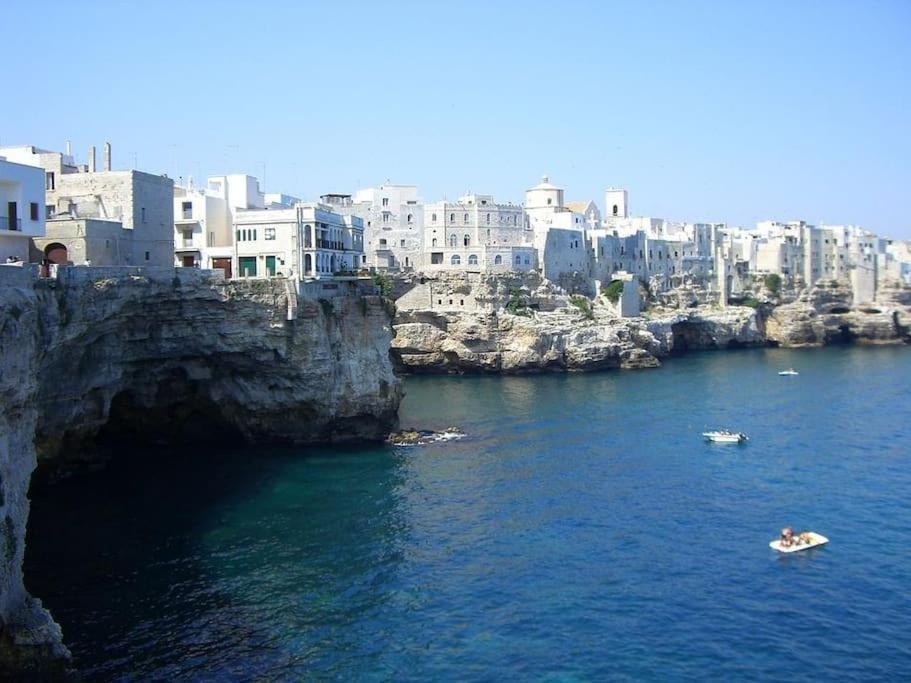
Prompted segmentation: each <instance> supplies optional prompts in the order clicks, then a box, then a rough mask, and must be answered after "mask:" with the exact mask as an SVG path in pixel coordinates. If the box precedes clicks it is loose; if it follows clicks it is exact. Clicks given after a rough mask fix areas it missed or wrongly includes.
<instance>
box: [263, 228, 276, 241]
mask: <svg viewBox="0 0 911 683" xmlns="http://www.w3.org/2000/svg"><path fill="white" fill-rule="evenodd" d="M263 239H267V240H274V239H275V228H266V229H265V230H263Z"/></svg>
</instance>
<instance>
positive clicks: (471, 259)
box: [468, 254, 478, 266]
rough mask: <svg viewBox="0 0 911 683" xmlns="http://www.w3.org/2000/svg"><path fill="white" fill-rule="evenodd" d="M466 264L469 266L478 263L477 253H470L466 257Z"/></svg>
mask: <svg viewBox="0 0 911 683" xmlns="http://www.w3.org/2000/svg"><path fill="white" fill-rule="evenodd" d="M468 265H469V266H476V265H478V255H477V254H472V255H471V256H469V257H468Z"/></svg>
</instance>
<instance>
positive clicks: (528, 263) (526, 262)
mask: <svg viewBox="0 0 911 683" xmlns="http://www.w3.org/2000/svg"><path fill="white" fill-rule="evenodd" d="M525 265H526V266H530V265H531V260H530V259H529V258H528V257H527V256H526V257H525Z"/></svg>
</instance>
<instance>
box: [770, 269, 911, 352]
mask: <svg viewBox="0 0 911 683" xmlns="http://www.w3.org/2000/svg"><path fill="white" fill-rule="evenodd" d="M908 295H909V292H908V290H907V289H904V288H896V289H889V290H885V291H884V292H883V293H882V294H881V296H880V301H878V302H877V303H874V304H860V305H855V304H854V302H853V300H852V295H851V290H850V288H849V287H847V286H846V285H843V284H839V283H837V282H831V283H824V284H820V285H819V286H817V287H813V288H811V289H808V290H805V291H804V292H803V293H802V294H801V295H800V296H799V297H798V298H797V299H796V300H795V301H793V302H792V303H788V304H785V305H782V306H778V307H776V308H774V309H773V310H772V311H771V313H770V315H769V316H768V319H767V320H766V321H765V331H766V336H767V338H768V339H769V341H770V342H772V343H775V344H779V345H781V346H822V345H825V344H832V343H843V342H859V343H870V344H882V343H903V342H906V341H907V340H908V329H907V327H908V325H909V321H911V308H909V306H908V304H909V303H911V302H909V301H908Z"/></svg>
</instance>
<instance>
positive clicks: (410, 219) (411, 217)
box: [407, 213, 414, 225]
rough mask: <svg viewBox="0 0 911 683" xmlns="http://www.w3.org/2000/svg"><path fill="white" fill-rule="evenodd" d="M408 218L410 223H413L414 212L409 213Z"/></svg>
mask: <svg viewBox="0 0 911 683" xmlns="http://www.w3.org/2000/svg"><path fill="white" fill-rule="evenodd" d="M407 220H408V225H411V223H412V222H413V221H414V216H413V215H412V214H410V213H409V214H408V219H407Z"/></svg>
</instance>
